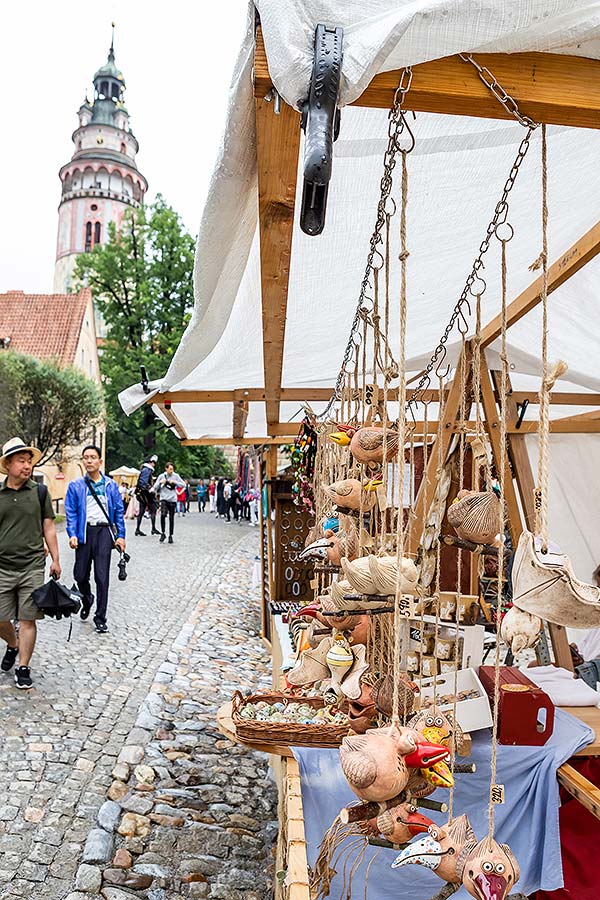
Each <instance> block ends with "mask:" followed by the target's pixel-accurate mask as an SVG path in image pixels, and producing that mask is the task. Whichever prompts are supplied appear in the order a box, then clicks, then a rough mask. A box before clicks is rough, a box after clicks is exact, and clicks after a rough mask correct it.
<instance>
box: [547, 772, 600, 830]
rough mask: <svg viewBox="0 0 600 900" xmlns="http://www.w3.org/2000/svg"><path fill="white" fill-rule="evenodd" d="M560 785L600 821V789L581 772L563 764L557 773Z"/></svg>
mask: <svg viewBox="0 0 600 900" xmlns="http://www.w3.org/2000/svg"><path fill="white" fill-rule="evenodd" d="M556 777H557V778H558V782H559V784H562V786H563V787H564V788H565V790H567V791H568V792H569V793H570V794H571V795H572V796H573V797H575V799H576V800H578V801H579V802H580V803H581V805H582V806H585V808H586V809H587V810H589V812H591V814H592V815H593V816H595V817H596V818H597V819H600V788H597V787H596V785H595V784H593V783H592V782H591V781H589V780H588V779H587V778H586V777H585V776H584V775H582V774H581V772H578V771H577V769H575V768H573V766H570V765H569V764H568V763H563V764H562V766H559V768H558V771H557V773H556Z"/></svg>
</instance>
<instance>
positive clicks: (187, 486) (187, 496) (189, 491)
mask: <svg viewBox="0 0 600 900" xmlns="http://www.w3.org/2000/svg"><path fill="white" fill-rule="evenodd" d="M191 499H192V486H191V485H190V482H189V479H187V478H186V479H185V511H186V513H189V511H190V501H191Z"/></svg>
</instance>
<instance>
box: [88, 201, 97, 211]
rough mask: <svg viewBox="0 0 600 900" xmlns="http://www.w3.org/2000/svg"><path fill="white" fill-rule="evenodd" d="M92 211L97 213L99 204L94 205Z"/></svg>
mask: <svg viewBox="0 0 600 900" xmlns="http://www.w3.org/2000/svg"><path fill="white" fill-rule="evenodd" d="M90 209H91V210H92V212H96V210H97V209H98V204H97V203H92V205H91V206H90Z"/></svg>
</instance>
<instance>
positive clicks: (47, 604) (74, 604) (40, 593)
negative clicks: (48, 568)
mask: <svg viewBox="0 0 600 900" xmlns="http://www.w3.org/2000/svg"><path fill="white" fill-rule="evenodd" d="M31 597H32V599H33V602H34V603H35V605H36V606H37V608H38V609H40V610H41V611H42V612H43V613H44V615H45V616H49V617H50V618H51V619H57V620H58V619H68V618H69V617H70V616H76V615H77V613H78V612H79V610H80V609H81V600H82V595H81V594H80V593H79V591H78V590H77V589H76V587H75V585H73V587H72V588H68V587H67V586H66V584H61V583H60V581H56V579H54V578H51V579H50V581H47V582H46V584H43V585H42V586H41V587H40V588H37V590H35V591H34V592H33V593H32V595H31ZM72 624H73V623H71V627H72ZM70 638H71V630H70V629H69V637H68V638H67V640H69V639H70Z"/></svg>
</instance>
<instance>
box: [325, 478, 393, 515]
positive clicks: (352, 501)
mask: <svg viewBox="0 0 600 900" xmlns="http://www.w3.org/2000/svg"><path fill="white" fill-rule="evenodd" d="M380 483H381V482H380ZM376 490H377V483H376V482H375V481H374V480H371V481H369V482H367V484H365V485H364V486H363V485H362V484H361V483H360V481H359V480H358V478H344V479H342V481H334V482H333V484H325V485H323V491H324V492H325V494H326V495H327V497H329V499H330V500H333V502H334V503H335V504H336V506H337V507H338V508H339V509H350V510H360V508H361V498H362V508H363V510H364V511H365V512H368V511H369V510H371V509H373V507H374V506H375V503H376V502H377V494H376Z"/></svg>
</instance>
